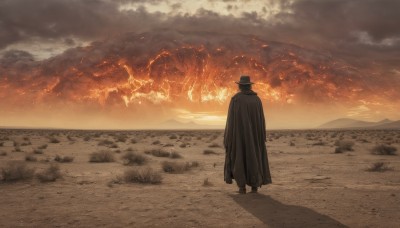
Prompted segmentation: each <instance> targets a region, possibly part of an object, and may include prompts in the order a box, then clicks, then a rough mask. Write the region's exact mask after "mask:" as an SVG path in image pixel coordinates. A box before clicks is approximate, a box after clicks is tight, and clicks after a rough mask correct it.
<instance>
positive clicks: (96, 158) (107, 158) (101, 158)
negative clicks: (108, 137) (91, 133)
mask: <svg viewBox="0 0 400 228" xmlns="http://www.w3.org/2000/svg"><path fill="white" fill-rule="evenodd" d="M113 161H115V159H114V154H113V153H112V152H110V151H106V150H102V151H99V152H93V153H91V154H90V159H89V162H113Z"/></svg>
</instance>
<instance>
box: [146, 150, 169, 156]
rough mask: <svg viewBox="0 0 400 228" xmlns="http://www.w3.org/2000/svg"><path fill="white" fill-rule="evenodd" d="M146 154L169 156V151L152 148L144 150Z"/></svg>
mask: <svg viewBox="0 0 400 228" xmlns="http://www.w3.org/2000/svg"><path fill="white" fill-rule="evenodd" d="M144 153H145V154H150V155H153V156H154V157H169V154H170V153H169V152H168V151H165V150H162V149H152V150H146V151H144Z"/></svg>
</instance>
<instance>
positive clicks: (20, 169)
mask: <svg viewBox="0 0 400 228" xmlns="http://www.w3.org/2000/svg"><path fill="white" fill-rule="evenodd" d="M34 173H35V171H34V169H30V168H28V167H27V165H26V164H25V163H24V162H21V161H11V162H9V163H7V165H6V166H5V167H3V168H1V176H2V180H3V181H4V182H15V181H22V180H29V179H32V177H33V175H34Z"/></svg>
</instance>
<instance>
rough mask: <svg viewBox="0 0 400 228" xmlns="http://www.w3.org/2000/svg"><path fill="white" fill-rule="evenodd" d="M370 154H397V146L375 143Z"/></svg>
mask: <svg viewBox="0 0 400 228" xmlns="http://www.w3.org/2000/svg"><path fill="white" fill-rule="evenodd" d="M371 152H372V154H376V155H396V154H397V148H396V147H394V146H388V145H384V144H381V145H377V146H375V147H374V148H372V150H371Z"/></svg>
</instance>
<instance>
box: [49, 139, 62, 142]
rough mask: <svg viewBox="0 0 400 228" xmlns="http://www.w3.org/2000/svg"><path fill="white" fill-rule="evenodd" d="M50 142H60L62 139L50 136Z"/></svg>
mask: <svg viewBox="0 0 400 228" xmlns="http://www.w3.org/2000/svg"><path fill="white" fill-rule="evenodd" d="M50 143H60V140H58V139H56V138H50Z"/></svg>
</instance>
